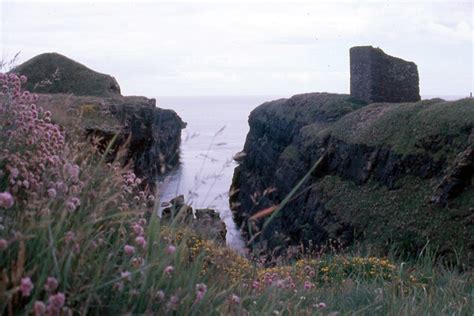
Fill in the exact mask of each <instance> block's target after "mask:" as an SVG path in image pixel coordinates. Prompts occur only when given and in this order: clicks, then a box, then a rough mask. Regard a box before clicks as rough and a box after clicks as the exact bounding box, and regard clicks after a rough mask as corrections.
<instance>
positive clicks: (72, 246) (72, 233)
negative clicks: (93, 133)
mask: <svg viewBox="0 0 474 316" xmlns="http://www.w3.org/2000/svg"><path fill="white" fill-rule="evenodd" d="M0 75H1V76H0V80H2V84H4V85H5V86H6V87H7V88H8V89H7V90H6V91H5V94H6V97H5V98H4V99H2V100H1V103H0V105H1V107H0V109H1V111H0V123H1V124H0V133H1V134H0V136H1V137H0V145H1V147H2V149H3V150H2V151H1V152H0V168H1V169H0V218H1V223H0V224H1V230H0V313H2V314H5V315H16V314H34V315H69V314H71V313H72V314H112V315H113V314H125V313H134V314H145V313H146V314H169V315H261V314H265V315H272V314H273V315H280V314H282V315H314V314H319V315H333V316H334V315H342V314H379V315H387V314H397V315H398V314H412V315H420V314H430V315H444V314H450V315H469V314H470V313H471V312H472V310H473V308H474V306H473V298H472V293H473V291H474V288H473V279H472V273H470V272H467V271H460V270H457V269H455V268H446V267H443V266H441V265H439V264H438V263H436V262H435V260H434V258H435V254H434V253H432V252H431V251H430V250H429V248H425V250H424V251H423V253H421V254H420V255H419V256H418V259H417V260H414V261H412V262H402V261H400V259H397V258H396V257H388V258H379V257H377V256H375V255H376V254H374V253H368V252H367V253H364V252H352V253H350V252H349V253H331V252H329V253H324V254H322V253H318V254H306V255H302V254H300V255H299V258H298V260H296V259H291V258H289V259H280V260H276V264H275V266H272V267H264V266H262V264H261V263H260V261H259V260H258V258H257V259H253V258H252V259H250V258H245V257H242V256H240V255H238V254H237V253H235V252H234V251H232V250H230V249H228V248H226V247H225V246H224V245H221V244H219V243H218V242H216V241H214V240H210V239H209V238H206V237H204V236H202V235H200V234H199V232H196V231H193V230H192V229H191V228H190V227H189V226H190V225H187V224H186V222H182V221H180V219H179V218H180V216H179V214H180V213H178V215H177V216H175V217H174V220H171V221H170V220H168V221H165V220H162V219H160V218H159V217H158V216H157V209H156V208H157V205H158V204H159V201H156V199H155V197H154V196H153V195H150V192H149V191H147V189H146V188H144V187H143V183H142V181H141V180H140V179H139V178H137V177H136V176H135V175H134V174H133V172H131V171H130V170H128V169H127V167H123V166H121V165H120V164H118V163H106V161H105V158H104V157H105V156H106V154H107V150H110V147H111V145H109V148H107V149H106V150H105V153H104V154H99V152H98V151H97V150H95V149H94V148H92V146H91V145H90V144H89V143H81V142H80V141H78V138H75V137H71V135H65V133H64V131H62V129H61V128H60V127H59V126H57V125H56V124H55V123H52V122H51V113H49V112H48V111H45V110H44V109H43V108H41V107H36V105H35V106H33V104H32V102H33V101H34V100H35V99H36V97H35V96H33V95H30V94H29V93H16V92H19V87H20V84H19V82H20V81H22V82H24V81H25V80H26V78H18V77H16V76H14V75H11V76H5V75H4V74H0ZM12 92H13V93H12ZM25 127H27V128H26V129H25ZM66 136H68V137H66ZM65 140H67V141H65ZM328 180H332V181H333V182H332V186H333V189H337V188H336V186H335V185H336V184H337V183H336V182H337V179H328ZM338 185H340V187H341V188H342V189H341V190H344V188H345V187H347V184H344V183H339V184H338ZM327 186H328V187H330V186H331V183H330V181H329V182H328V184H327ZM360 193H361V194H363V192H360ZM382 193H383V194H386V192H381V194H382ZM367 206H368V207H373V206H375V205H374V204H373V203H372V202H371V203H369V204H368V205H367Z"/></svg>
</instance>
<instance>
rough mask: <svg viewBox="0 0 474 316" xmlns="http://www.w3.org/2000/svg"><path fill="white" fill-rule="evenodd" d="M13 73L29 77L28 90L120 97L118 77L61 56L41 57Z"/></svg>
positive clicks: (43, 55)
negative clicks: (116, 78)
mask: <svg viewBox="0 0 474 316" xmlns="http://www.w3.org/2000/svg"><path fill="white" fill-rule="evenodd" d="M12 72H14V73H17V74H19V75H25V76H26V77H28V82H27V83H26V84H25V86H24V88H25V89H26V90H28V91H30V92H36V93H72V94H74V95H93V96H102V97H110V96H118V95H120V86H119V84H118V83H117V81H116V80H115V78H114V77H112V76H109V75H105V74H101V73H98V72H96V71H93V70H91V69H89V68H87V67H86V66H84V65H81V64H80V63H78V62H76V61H74V60H72V59H69V58H67V57H65V56H63V55H60V54H57V53H45V54H41V55H38V56H36V57H34V58H32V59H30V60H28V61H26V62H24V63H23V64H21V65H19V66H17V67H15V68H14V69H13V70H12Z"/></svg>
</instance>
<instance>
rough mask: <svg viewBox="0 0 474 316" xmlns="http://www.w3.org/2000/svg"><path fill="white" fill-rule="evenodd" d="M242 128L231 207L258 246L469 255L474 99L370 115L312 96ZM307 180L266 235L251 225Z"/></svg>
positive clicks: (352, 103)
mask: <svg viewBox="0 0 474 316" xmlns="http://www.w3.org/2000/svg"><path fill="white" fill-rule="evenodd" d="M249 124H250V132H249V134H248V135H247V140H246V143H245V146H244V153H245V155H241V157H243V158H242V159H241V161H240V164H239V166H238V167H237V168H236V169H235V173H234V179H233V183H232V188H231V192H232V193H233V194H232V195H231V198H230V202H231V207H232V209H233V214H234V218H235V220H236V222H237V224H238V225H240V226H241V227H242V228H243V232H244V234H245V235H246V237H247V239H250V238H252V237H253V236H257V237H255V239H254V244H257V245H259V246H261V247H264V248H266V249H267V250H269V251H278V250H282V249H285V248H286V247H287V246H289V245H300V244H304V245H306V246H310V245H321V244H324V243H325V242H327V241H328V240H329V239H332V240H337V241H338V243H340V244H342V245H348V244H351V243H353V242H354V241H355V240H359V241H361V242H365V241H367V242H370V244H371V245H373V246H376V247H377V246H378V247H380V248H384V247H386V246H387V245H389V246H395V247H397V248H398V249H400V250H403V251H406V252H415V251H417V250H419V249H420V248H421V247H423V246H424V245H425V244H426V243H427V242H428V241H430V243H431V244H434V245H437V246H439V247H440V249H441V252H442V253H446V254H447V253H453V252H454V251H458V250H459V249H463V251H464V252H463V254H464V255H465V256H471V255H472V251H473V250H474V248H473V247H474V238H473V236H474V228H473V227H474V225H473V223H474V215H473V213H474V188H473V185H472V183H473V169H474V159H473V149H474V132H473V127H474V101H473V100H470V99H464V100H459V101H455V102H446V101H443V100H440V99H434V100H427V101H421V102H417V103H399V104H393V103H392V104H389V103H374V104H370V105H366V104H365V103H363V102H361V101H357V100H356V99H353V98H351V97H350V96H347V95H336V94H324V93H313V94H304V95H297V96H294V97H292V98H290V99H282V100H276V101H273V102H267V103H264V104H262V105H261V106H259V107H258V108H256V109H255V110H254V111H253V112H252V113H251V115H250V118H249ZM316 162H319V163H318V164H317V166H315V164H316ZM310 170H312V173H311V174H307V173H308V171H310ZM305 175H307V176H308V177H307V178H306V181H304V182H303V183H302V185H301V187H300V188H299V189H298V190H297V191H296V192H293V193H294V194H292V195H291V198H290V199H289V201H288V203H287V204H286V205H285V206H284V207H282V208H281V209H277V211H276V212H277V213H276V214H274V217H273V218H272V220H271V221H270V222H269V224H267V226H266V228H265V229H264V230H263V231H262V227H263V225H264V222H265V219H266V218H268V216H267V217H264V218H262V219H258V220H249V218H250V217H251V216H252V215H255V214H256V213H258V212H259V211H261V210H264V209H268V208H269V207H272V206H274V205H279V204H280V203H281V202H282V201H283V200H284V199H285V197H289V194H290V192H291V191H292V190H293V189H294V188H295V187H296V186H297V184H298V183H299V182H300V180H301V179H303V177H304V176H305ZM249 231H251V232H250V233H249ZM468 254H469V255H468ZM469 260H472V258H470V259H469ZM471 264H472V261H471Z"/></svg>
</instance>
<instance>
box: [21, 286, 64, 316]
mask: <svg viewBox="0 0 474 316" xmlns="http://www.w3.org/2000/svg"><path fill="white" fill-rule="evenodd" d="M30 283H31V280H30V278H24V279H22V282H21V286H20V291H21V292H22V295H23V296H25V295H24V294H25V293H24V290H29V291H30V292H29V293H31V289H32V288H33V284H32V283H31V284H30ZM58 286H59V283H58V280H57V279H56V278H54V277H48V278H47V280H46V284H45V285H44V289H45V291H46V293H47V294H48V295H49V298H48V301H47V304H45V303H44V302H43V301H36V302H35V303H34V305H33V314H34V315H35V316H43V315H47V316H55V315H61V311H62V308H63V307H64V306H65V303H66V295H65V294H64V293H62V292H57V293H56V290H57V289H58ZM27 296H29V295H27Z"/></svg>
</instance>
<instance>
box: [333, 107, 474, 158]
mask: <svg viewBox="0 0 474 316" xmlns="http://www.w3.org/2000/svg"><path fill="white" fill-rule="evenodd" d="M472 106H473V101H472V100H471V99H462V100H458V101H453V102H447V101H443V100H441V99H433V100H426V101H420V102H417V103H393V104H389V103H374V104H371V105H368V106H366V107H364V108H362V109H360V110H358V111H354V112H352V113H350V114H348V115H346V116H344V117H343V118H341V119H340V120H339V121H337V122H336V123H335V124H334V125H333V126H331V127H330V128H329V130H327V131H325V132H326V133H331V135H333V136H334V137H336V138H338V139H340V140H343V141H345V142H347V143H350V144H365V145H368V146H382V147H386V148H391V149H392V150H393V151H395V152H396V153H399V154H401V155H416V154H423V153H427V152H434V153H435V154H434V158H435V159H436V158H439V157H446V156H451V155H452V154H453V152H451V151H450V149H451V148H459V147H460V145H461V146H462V145H463V144H466V143H467V139H468V137H469V135H468V131H469V130H471V129H472V128H473V126H474V112H473V111H472ZM461 132H464V133H461Z"/></svg>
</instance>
